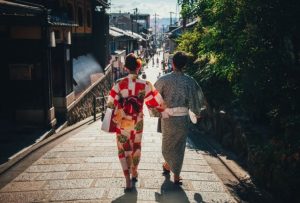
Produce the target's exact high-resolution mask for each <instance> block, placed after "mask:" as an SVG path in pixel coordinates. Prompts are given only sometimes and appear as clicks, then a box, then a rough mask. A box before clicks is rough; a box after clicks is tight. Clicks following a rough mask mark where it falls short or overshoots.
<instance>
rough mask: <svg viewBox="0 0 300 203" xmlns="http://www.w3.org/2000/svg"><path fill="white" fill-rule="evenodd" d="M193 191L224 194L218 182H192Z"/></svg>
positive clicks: (221, 185) (222, 187)
mask: <svg viewBox="0 0 300 203" xmlns="http://www.w3.org/2000/svg"><path fill="white" fill-rule="evenodd" d="M192 186H193V188H194V190H197V191H201V192H224V191H225V189H224V186H223V184H221V183H220V182H207V181H192Z"/></svg>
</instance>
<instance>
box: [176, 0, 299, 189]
mask: <svg viewBox="0 0 300 203" xmlns="http://www.w3.org/2000/svg"><path fill="white" fill-rule="evenodd" d="M299 11H300V4H299V3H298V2H297V0H272V1H263V0H198V1H194V3H186V4H183V8H182V15H183V16H186V17H190V16H193V17H198V18H199V19H200V21H199V23H198V25H197V26H196V28H195V29H194V30H193V31H191V32H186V33H184V34H183V35H182V36H181V37H180V39H179V40H178V43H179V46H178V50H183V51H186V52H188V53H189V54H191V55H192V58H194V59H195V60H194V61H193V63H192V64H191V65H190V66H189V67H191V68H190V69H189V70H188V72H189V73H190V74H191V75H193V77H194V78H196V79H197V80H198V81H199V83H200V84H201V86H202V87H203V91H204V93H205V94H206V96H207V97H208V101H209V102H210V103H211V104H212V106H213V107H214V108H217V109H220V108H226V107H232V106H238V107H239V108H241V109H242V110H243V111H244V112H245V113H246V114H247V115H248V116H249V117H250V118H251V119H252V121H254V122H259V123H264V124H265V125H269V126H270V127H271V129H273V134H272V136H276V137H277V138H278V139H280V140H284V143H285V144H284V145H280V147H281V148H280V149H278V148H274V147H273V145H272V144H271V143H269V144H268V145H266V146H265V148H262V149H260V150H261V152H262V153H263V154H264V157H265V159H261V160H260V161H261V162H260V163H261V164H263V163H264V162H272V163H274V164H275V165H276V167H277V169H276V170H277V172H276V173H278V174H280V173H281V172H282V173H283V172H284V171H285V170H286V168H288V167H291V166H290V165H288V166H285V169H282V167H281V162H280V164H279V161H278V160H279V158H278V156H277V155H275V151H276V150H279V151H280V150H284V148H285V147H286V146H289V145H291V146H298V145H295V143H299V140H300V136H299V133H298V132H299V130H300V108H299V104H300V24H299V19H300V12H299ZM268 147H269V148H270V149H269V148H268ZM275 149H276V150H275ZM260 150H258V151H260ZM291 150H292V151H291V152H290V153H291V154H294V153H296V152H298V151H299V148H298V147H292V148H291ZM269 152H270V153H269ZM258 157H259V156H258ZM287 164H288V163H287ZM275 165H274V167H275ZM257 166H258V165H257ZM278 167H279V168H278ZM258 168H259V167H258ZM291 168H293V167H291ZM258 171H259V170H258ZM282 177H285V176H284V175H282ZM272 180H274V181H275V180H276V179H272ZM277 180H278V178H277ZM278 181H279V180H278ZM275 182H276V181H275ZM275 182H274V184H275Z"/></svg>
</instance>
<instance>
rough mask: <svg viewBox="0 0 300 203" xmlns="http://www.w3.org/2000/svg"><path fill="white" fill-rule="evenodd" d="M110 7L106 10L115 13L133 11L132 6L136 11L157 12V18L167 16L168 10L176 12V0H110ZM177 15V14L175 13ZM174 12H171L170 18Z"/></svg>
mask: <svg viewBox="0 0 300 203" xmlns="http://www.w3.org/2000/svg"><path fill="white" fill-rule="evenodd" d="M110 1H111V4H112V5H111V9H109V10H108V12H110V11H111V12H112V13H116V12H119V11H121V12H122V13H123V12H130V13H133V12H134V11H133V9H134V8H138V13H145V14H150V15H151V18H152V17H154V14H155V13H156V14H158V16H157V17H158V18H169V17H170V12H174V13H175V12H176V4H177V0H110ZM177 16H178V15H177ZM174 17H175V14H172V18H174Z"/></svg>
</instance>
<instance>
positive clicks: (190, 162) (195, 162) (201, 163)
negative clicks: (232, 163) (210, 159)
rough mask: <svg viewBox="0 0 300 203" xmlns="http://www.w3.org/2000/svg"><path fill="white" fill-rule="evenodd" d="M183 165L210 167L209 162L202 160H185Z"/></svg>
mask: <svg viewBox="0 0 300 203" xmlns="http://www.w3.org/2000/svg"><path fill="white" fill-rule="evenodd" d="M183 165H199V166H208V164H207V161H205V160H202V159H184V161H183Z"/></svg>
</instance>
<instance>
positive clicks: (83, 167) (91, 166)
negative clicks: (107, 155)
mask: <svg viewBox="0 0 300 203" xmlns="http://www.w3.org/2000/svg"><path fill="white" fill-rule="evenodd" d="M110 165H111V164H110V163H85V164H70V165H69V167H68V168H67V170H68V171H95V170H100V169H109V168H110Z"/></svg>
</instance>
